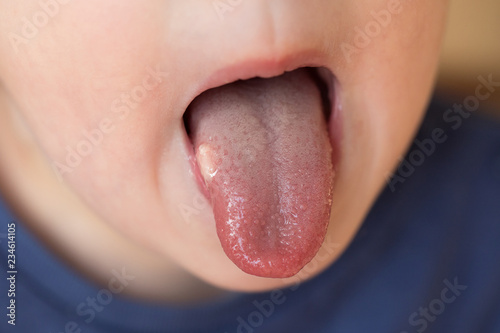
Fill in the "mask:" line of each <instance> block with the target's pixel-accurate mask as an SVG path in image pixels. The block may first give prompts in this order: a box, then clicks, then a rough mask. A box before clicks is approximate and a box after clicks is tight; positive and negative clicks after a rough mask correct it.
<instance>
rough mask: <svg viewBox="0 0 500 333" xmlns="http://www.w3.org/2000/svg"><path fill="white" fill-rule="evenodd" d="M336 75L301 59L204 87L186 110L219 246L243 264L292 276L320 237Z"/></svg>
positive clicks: (326, 209)
mask: <svg viewBox="0 0 500 333" xmlns="http://www.w3.org/2000/svg"><path fill="white" fill-rule="evenodd" d="M331 78H332V76H331V73H330V72H329V71H328V70H327V69H326V68H323V67H302V68H298V69H296V70H293V71H290V72H285V73H283V74H282V75H280V76H276V77H270V78H259V77H255V78H252V79H248V80H238V81H235V82H232V83H229V84H226V85H224V86H220V87H216V88H212V89H209V90H207V91H205V92H203V93H202V94H200V95H199V96H198V97H196V98H195V99H194V100H193V101H192V102H191V104H190V105H189V107H188V108H187V110H186V112H185V114H184V116H183V120H184V125H185V128H186V133H187V135H188V137H189V139H190V144H191V146H192V148H191V149H193V156H194V158H193V161H192V162H193V163H192V166H193V169H194V170H193V172H194V174H195V175H196V178H197V180H198V184H199V187H200V189H201V192H202V193H204V194H205V195H206V196H207V198H208V200H209V201H210V202H211V204H212V209H213V213H214V219H215V223H216V230H217V235H218V237H219V240H220V242H221V245H222V248H223V250H224V252H225V253H226V255H227V256H228V258H229V259H230V260H231V261H233V263H235V264H236V265H237V266H238V267H239V268H240V269H242V270H243V271H244V272H246V273H249V274H252V275H256V276H261V277H272V278H285V277H290V276H293V275H295V274H296V273H298V271H300V269H302V268H303V267H304V266H305V265H306V264H307V263H308V262H309V261H310V260H312V258H313V257H314V256H315V255H316V253H317V251H318V250H319V248H320V246H321V244H322V243H323V240H324V237H325V235H326V231H327V227H328V224H329V219H330V210H331V205H332V192H333V181H334V176H335V172H334V161H336V157H335V156H334V154H335V150H334V149H332V145H331V140H330V135H329V126H328V123H329V120H330V117H331V116H332V114H331V113H332V102H333V101H331V97H332V96H333V93H332V89H333V87H332V86H331V84H332V82H333V80H331Z"/></svg>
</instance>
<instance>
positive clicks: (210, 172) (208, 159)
mask: <svg viewBox="0 0 500 333" xmlns="http://www.w3.org/2000/svg"><path fill="white" fill-rule="evenodd" d="M214 159H215V155H214V151H213V149H212V148H211V147H210V144H208V143H202V144H201V145H200V146H199V147H198V149H197V151H196V160H197V161H198V165H199V166H200V171H201V175H202V176H203V179H205V181H206V182H207V184H209V183H210V182H211V180H212V178H214V177H215V175H216V174H217V166H216V165H215V160H214Z"/></svg>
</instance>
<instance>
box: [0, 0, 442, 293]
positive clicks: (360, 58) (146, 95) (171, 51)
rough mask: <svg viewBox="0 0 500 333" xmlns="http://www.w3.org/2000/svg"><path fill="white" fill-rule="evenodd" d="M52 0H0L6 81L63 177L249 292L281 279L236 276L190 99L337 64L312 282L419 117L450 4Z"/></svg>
mask: <svg viewBox="0 0 500 333" xmlns="http://www.w3.org/2000/svg"><path fill="white" fill-rule="evenodd" d="M45 2H46V3H48V4H51V5H50V6H46V8H45V9H44V8H43V7H42V6H41V5H40V4H39V1H35V0H33V1H27V0H26V1H15V2H12V1H9V2H8V3H7V1H4V2H1V3H0V13H1V14H0V30H1V32H2V34H1V35H0V83H1V84H2V86H3V89H5V91H6V92H7V94H8V95H9V98H10V99H11V101H12V102H13V103H12V104H13V105H15V109H14V112H17V113H19V114H20V115H21V116H22V118H23V119H24V121H25V122H26V124H27V127H28V128H29V130H30V131H31V132H32V133H33V135H34V137H35V138H36V141H37V142H38V144H39V147H40V150H41V151H42V152H43V153H44V154H45V156H46V158H47V163H49V164H51V165H52V167H54V168H55V169H57V170H58V173H59V175H57V174H56V173H54V182H55V181H57V177H58V176H62V178H63V179H64V181H65V182H66V183H67V184H68V185H69V186H70V187H71V188H72V189H73V191H75V192H76V193H77V194H78V195H80V197H81V199H82V200H83V201H84V202H86V203H87V204H88V207H89V208H90V209H91V210H92V211H93V212H95V213H97V214H98V215H99V216H100V217H101V218H102V220H103V223H107V224H109V225H111V226H113V227H114V228H115V229H116V230H117V231H119V232H120V233H122V234H124V235H125V236H126V237H128V238H129V239H130V240H132V241H134V242H138V243H139V244H141V246H143V247H147V248H150V249H153V250H155V251H157V252H160V253H162V254H163V255H165V256H168V257H170V258H172V259H173V260H175V261H176V262H177V263H178V264H179V265H181V266H182V267H184V268H186V269H187V270H188V271H190V272H191V273H193V274H195V275H197V276H198V277H201V278H202V279H204V280H206V281H209V282H211V283H214V284H216V285H219V286H223V287H228V288H237V289H245V290H262V289H267V288H272V287H277V286H281V285H283V284H284V283H286V280H282V279H268V278H260V277H255V276H252V275H248V274H246V273H243V272H242V271H241V270H239V269H238V268H237V267H236V266H235V265H234V264H233V263H232V262H231V261H230V260H229V259H228V258H227V256H226V255H225V254H224V252H223V251H222V249H221V244H220V241H219V239H218V237H217V234H216V231H215V227H214V218H213V214H212V209H211V207H210V204H208V203H207V201H206V199H205V198H204V196H203V194H202V193H201V191H200V189H199V186H198V184H197V182H196V179H195V177H194V176H193V171H192V166H191V164H190V160H189V155H190V152H189V138H188V136H186V130H185V126H184V122H183V114H184V112H185V111H186V109H187V107H188V106H189V104H190V103H191V102H192V101H193V99H194V98H195V97H196V96H197V95H199V94H200V93H202V92H203V91H205V90H207V89H208V88H212V87H214V86H220V85H223V84H225V83H227V82H231V81H235V80H237V79H248V78H251V77H255V76H263V77H266V76H277V75H280V74H281V73H282V72H283V71H285V70H292V69H295V68H297V67H305V66H312V67H324V68H326V69H328V71H329V72H331V74H332V75H333V78H334V80H332V82H329V89H330V102H331V103H332V105H333V110H332V116H331V117H330V119H329V129H330V133H329V135H330V140H331V141H332V144H333V146H334V147H335V146H337V148H338V155H337V156H338V157H337V158H336V159H335V161H334V163H335V169H336V176H335V183H334V190H333V205H332V209H331V218H330V223H329V227H328V232H327V234H326V242H325V251H323V252H324V253H323V252H322V251H320V253H319V255H317V256H316V257H315V259H313V261H312V263H311V265H310V266H309V267H306V272H307V274H304V275H303V276H304V277H305V276H307V277H310V276H313V275H315V274H316V273H318V272H319V271H321V270H322V269H323V268H325V267H326V266H328V265H329V264H331V263H332V262H333V261H334V260H335V259H336V258H337V257H338V256H339V254H340V253H341V251H342V250H343V249H344V248H345V247H346V246H347V245H348V244H349V242H350V240H351V238H352V236H353V235H354V233H355V232H356V230H357V228H358V227H359V225H360V223H361V222H362V220H363V218H364V216H365V214H366V213H367V211H368V210H369V208H370V206H371V204H372V203H373V201H374V200H375V198H376V196H377V194H378V193H379V191H380V189H381V188H382V186H383V185H384V184H385V182H386V180H387V177H388V175H389V173H390V171H391V169H392V168H393V167H394V166H395V165H396V163H397V162H398V158H399V157H400V156H401V155H402V154H403V153H404V151H405V148H406V146H407V144H408V143H409V140H410V139H411V137H412V135H413V134H414V131H415V130H416V128H417V126H418V123H419V120H420V118H421V116H422V113H423V110H424V108H425V104H426V101H427V98H428V96H429V93H430V91H431V88H432V82H433V78H434V74H435V69H436V63H437V58H438V49H439V45H440V39H441V35H442V28H443V21H444V13H445V7H446V6H445V1H444V0H443V1H436V0H420V1H415V0H413V1H412V0H401V1H398V0H360V1H352V0H335V1H331V0H314V1H299V0H297V1H295V0H294V1H290V0H272V1H256V0H241V1H233V0H231V1H229V0H221V1H212V0H205V1H201V0H189V1H187V0H184V1H167V0H163V1H162V0H156V1H122V0H108V1H95V0H90V1H80V2H76V1H62V0H60V1H58V0H54V1H45ZM66 2H68V3H67V4H66ZM40 3H41V2H40ZM44 11H45V12H48V13H49V14H50V15H49V14H43V13H44ZM328 77H329V76H328V75H325V78H328ZM402 222H403V221H402ZM290 281H295V280H293V279H292V280H290Z"/></svg>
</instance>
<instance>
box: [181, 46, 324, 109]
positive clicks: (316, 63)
mask: <svg viewBox="0 0 500 333" xmlns="http://www.w3.org/2000/svg"><path fill="white" fill-rule="evenodd" d="M302 67H323V68H325V67H327V66H326V64H325V59H324V57H323V56H322V55H321V54H319V53H318V52H314V51H302V52H295V53H293V54H286V55H282V56H273V57H270V56H261V57H257V56H256V57H252V58H247V59H245V60H243V61H239V62H235V63H231V64H229V65H227V66H225V67H222V68H216V69H215V70H214V71H212V72H211V73H210V74H209V75H208V76H207V77H206V78H205V80H202V81H201V83H200V85H199V86H198V87H197V89H196V90H195V91H194V95H193V96H192V98H191V101H190V102H189V103H191V102H192V101H193V100H194V99H195V98H196V97H197V96H199V95H200V94H202V93H203V92H204V91H207V90H209V89H212V88H216V87H220V86H223V85H225V84H228V83H231V82H235V81H238V80H247V79H251V78H254V77H261V78H270V77H274V76H279V75H281V74H283V73H285V72H289V71H293V70H295V69H298V68H302ZM323 81H325V80H323ZM325 83H326V84H327V85H329V82H325ZM330 88H331V87H330Z"/></svg>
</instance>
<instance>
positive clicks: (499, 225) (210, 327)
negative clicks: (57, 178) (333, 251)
mask: <svg viewBox="0 0 500 333" xmlns="http://www.w3.org/2000/svg"><path fill="white" fill-rule="evenodd" d="M450 107H451V103H443V102H436V101H435V102H433V104H432V105H431V107H430V108H429V112H428V114H427V116H426V119H425V121H424V123H423V125H422V127H421V129H420V132H419V133H418V136H417V139H416V140H415V141H414V144H413V145H412V146H411V147H410V148H409V150H408V154H407V156H406V158H405V159H404V160H403V161H402V162H401V165H400V167H399V168H398V170H397V171H396V172H395V175H394V176H393V177H391V178H388V181H387V188H386V189H385V191H384V192H383V193H382V194H381V195H380V196H379V198H378V200H377V202H376V203H375V205H374V206H373V207H372V209H371V211H370V213H369V215H368V217H367V218H366V220H365V221H364V223H363V225H362V227H361V229H360V230H359V232H358V233H357V236H356V237H355V239H354V241H353V242H352V243H351V245H350V246H349V248H348V249H347V250H346V251H345V252H344V254H343V255H342V256H341V257H340V259H339V260H338V261H336V262H335V263H334V264H333V265H332V266H331V267H330V268H328V269H327V270H326V271H325V272H323V273H322V274H320V275H319V276H317V277H316V278H314V279H312V280H309V281H307V282H304V283H302V284H300V285H295V286H292V287H288V288H284V289H282V290H274V291H270V292H264V293H258V294H231V295H230V296H228V297H226V298H224V299H219V300H217V301H212V302H207V303H203V304H199V305H196V306H191V307H175V306H168V305H152V304H148V303H143V302H140V301H133V300H130V299H125V298H121V297H120V296H119V293H118V292H117V293H113V292H110V290H111V291H113V288H115V289H118V288H119V287H120V283H126V280H127V272H126V271H123V272H122V271H120V269H121V268H117V271H116V276H117V280H116V281H115V282H116V283H115V284H114V285H113V287H112V288H111V287H109V288H104V289H101V288H99V287H96V286H94V285H92V284H90V283H89V282H87V281H85V280H84V279H82V278H81V277H80V276H78V275H77V274H75V273H74V272H73V271H72V270H71V269H69V268H68V267H67V266H65V265H64V264H63V263H62V262H61V261H59V260H58V259H57V258H55V257H54V256H53V255H52V254H50V253H49V252H48V251H47V250H46V249H44V248H43V247H42V246H41V245H40V243H39V242H38V241H37V240H36V239H35V238H33V236H32V235H31V234H30V233H29V232H27V231H26V230H25V229H24V228H23V226H22V224H21V223H17V222H16V223H15V229H16V236H15V241H16V245H15V255H16V263H15V268H16V270H17V274H15V285H14V289H15V306H16V307H15V324H16V325H15V326H12V325H10V324H8V320H10V318H9V317H8V316H7V314H8V313H9V311H10V310H9V309H8V308H7V307H8V306H9V304H10V303H9V302H10V300H11V299H13V297H9V295H8V293H9V289H11V287H12V285H11V283H10V280H8V278H9V277H10V276H11V275H12V274H10V273H7V271H9V267H8V261H7V259H8V254H9V253H8V252H7V250H8V244H9V243H8V242H9V239H8V234H9V232H8V231H9V229H8V224H9V223H11V221H15V218H14V217H13V216H11V215H10V213H9V211H8V209H7V208H6V207H5V206H1V205H0V240H1V243H0V248H1V252H0V256H1V257H0V258H1V259H0V263H1V267H0V295H1V297H0V309H1V310H0V312H1V315H0V332H30V333H31V332H43V333H45V332H47V333H49V332H52V333H60V332H88V333H91V332H92V333H93V332H96V333H97V332H99V333H102V332H107V333H108V332H112V333H114V332H142V333H148V332H186V333H188V332H189V333H191V332H193V333H194V332H221V333H224V332H227V333H232V332H240V333H251V332H262V333H263V332H273V333H275V332H346V333H354V332H363V333H366V332H383V333H391V332H395V333H401V332H408V333H410V332H420V333H421V332H454V333H461V332H467V333H471V332H474V333H478V332H500V125H499V124H497V123H495V122H494V121H491V120H485V119H484V118H482V117H479V116H477V115H473V116H472V117H469V118H462V119H461V120H460V124H458V122H459V119H458V118H453V117H455V116H456V117H461V116H459V115H456V114H454V113H450V112H448V113H446V112H447V111H448V110H449V109H450ZM11 231H12V230H11ZM120 277H121V280H120ZM115 291H116V290H115ZM88 297H91V298H94V299H96V300H98V302H99V303H97V305H96V307H95V308H94V307H92V306H89V305H88V304H87V298H88Z"/></svg>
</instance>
